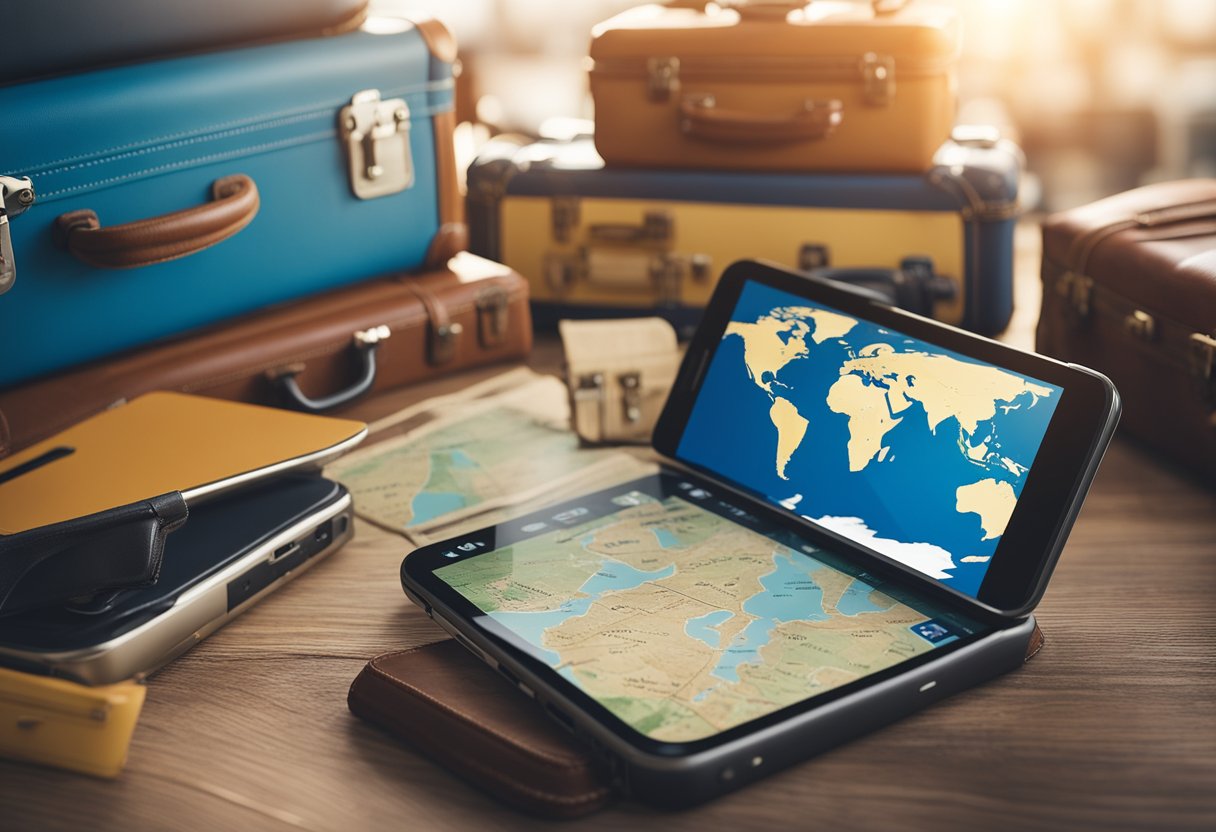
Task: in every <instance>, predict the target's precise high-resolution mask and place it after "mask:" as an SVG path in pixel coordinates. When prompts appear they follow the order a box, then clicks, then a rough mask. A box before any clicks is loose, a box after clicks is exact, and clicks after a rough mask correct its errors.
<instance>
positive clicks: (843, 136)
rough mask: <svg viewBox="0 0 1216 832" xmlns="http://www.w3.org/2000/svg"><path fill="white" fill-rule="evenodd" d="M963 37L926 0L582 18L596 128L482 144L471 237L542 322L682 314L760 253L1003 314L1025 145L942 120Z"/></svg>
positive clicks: (970, 313) (920, 305)
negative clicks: (508, 271)
mask: <svg viewBox="0 0 1216 832" xmlns="http://www.w3.org/2000/svg"><path fill="white" fill-rule="evenodd" d="M959 43H960V33H959V30H958V23H957V20H956V19H955V17H954V15H953V13H952V12H951V11H949V10H948V9H943V8H938V7H933V6H931V5H927V4H921V3H915V4H910V5H908V6H907V8H903V7H902V6H901V5H900V4H892V3H875V4H873V6H870V5H865V4H854V5H851V6H842V5H841V4H819V3H813V4H810V5H805V4H804V3H801V2H771V3H749V4H746V5H741V6H731V7H727V6H722V7H718V6H712V5H711V6H707V7H700V6H699V5H698V4H689V3H673V4H670V5H669V6H666V7H661V8H660V7H655V6H646V7H641V8H638V9H633V10H631V11H628V12H625V13H623V14H621V15H619V16H617V17H615V18H613V19H611V20H608V21H606V22H605V23H602V24H600V26H598V27H597V28H596V29H595V31H594V34H593V41H592V46H591V57H592V62H593V68H592V70H591V76H590V77H591V91H592V94H593V97H594V99H595V106H596V129H595V136H594V144H593V143H592V139H591V137H583V138H580V139H575V140H572V141H544V142H540V143H535V144H530V145H521V144H519V143H517V142H512V141H510V140H507V139H500V140H497V141H495V142H494V143H492V144H491V145H490V146H489V147H487V148H486V149H485V151H484V152H483V153H482V154H481V155H480V157H479V158H478V160H477V161H476V162H475V163H474V165H473V167H472V168H471V169H470V171H469V177H468V186H469V193H468V201H467V205H468V216H469V223H470V232H471V250H472V251H474V252H476V253H478V254H481V255H483V256H486V257H491V258H494V259H497V260H501V261H502V262H504V263H506V264H508V265H510V266H511V267H512V268H514V269H516V270H517V271H519V272H521V273H522V274H524V275H525V276H526V277H527V278H528V279H529V281H530V283H531V294H532V298H533V314H534V315H535V317H536V321H537V324H538V326H546V325H552V324H554V323H555V322H556V321H557V320H558V319H559V318H561V317H563V316H571V317H614V316H619V315H623V314H654V313H655V311H656V310H657V312H658V313H659V314H661V315H663V316H664V317H666V318H667V319H668V320H670V321H672V323H673V324H675V325H676V326H677V328H679V329H680V330H682V331H683V332H684V333H689V332H690V331H691V329H692V328H693V327H694V326H695V324H696V321H697V320H698V318H699V316H700V312H701V310H702V309H703V307H704V305H705V303H706V301H707V300H708V298H709V296H710V294H711V293H712V291H713V287H714V284H715V283H716V281H717V278H718V276H719V275H720V274H721V272H722V270H723V269H724V268H725V267H726V266H727V265H729V264H730V263H731V262H733V261H734V260H738V259H741V258H763V259H768V260H772V261H775V262H778V263H781V264H783V265H786V266H790V267H793V268H798V269H803V270H808V269H823V268H831V269H833V271H831V272H829V274H830V275H831V276H835V277H838V278H839V279H847V280H851V281H853V282H859V283H862V284H863V285H871V287H872V288H879V289H881V290H882V291H883V294H884V296H886V297H888V298H889V299H890V300H892V301H893V302H897V303H899V304H900V305H901V306H904V307H905V308H909V309H911V310H912V311H916V312H920V313H922V314H928V315H931V316H932V317H935V318H937V319H939V320H942V321H945V322H947V323H951V324H954V325H960V326H964V327H966V328H969V329H972V330H975V331H977V332H981V333H984V334H993V333H996V332H999V331H1001V330H1002V329H1004V327H1005V325H1006V324H1007V323H1008V321H1009V318H1010V315H1011V314H1012V309H1013V298H1012V260H1013V226H1014V219H1015V216H1016V213H1017V188H1018V179H1019V175H1020V172H1021V168H1022V157H1021V153H1020V151H1019V150H1018V148H1017V147H1016V146H1015V145H1013V144H1012V143H1011V142H1008V141H1004V140H1002V139H1001V138H1000V137H999V136H998V135H996V134H995V131H992V130H987V129H956V130H954V131H953V133H952V129H951V125H952V122H953V119H954V108H955V101H954V86H955V79H954V65H955V61H956V60H957V56H958V50H959ZM842 267H843V268H842Z"/></svg>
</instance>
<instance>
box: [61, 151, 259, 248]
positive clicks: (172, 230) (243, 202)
mask: <svg viewBox="0 0 1216 832" xmlns="http://www.w3.org/2000/svg"><path fill="white" fill-rule="evenodd" d="M260 205H261V202H260V200H259V198H258V186H257V185H255V184H254V183H253V180H252V179H250V178H249V177H248V176H245V175H244V174H243V173H237V174H233V175H232V176H225V177H223V178H221V179H217V180H215V181H214V182H213V183H211V201H210V202H205V203H203V204H202V205H196V206H194V207H193V208H184V209H182V210H181V211H174V212H173V213H171V214H162V215H161V216H159V217H152V218H150V219H146V220H137V221H135V222H129V223H126V224H125V225H115V226H111V227H109V228H102V227H101V220H99V219H98V218H97V214H96V213H95V212H94V211H90V210H89V209H87V208H85V209H81V210H79V211H70V212H68V213H66V214H63V215H62V216H60V217H59V218H57V219H56V220H55V225H54V228H53V231H54V236H55V242H56V243H57V244H58V245H59V247H60V248H63V249H66V250H67V251H68V252H70V253H71V254H72V256H73V257H75V258H76V259H77V260H80V261H82V262H84V263H88V264H89V265H90V266H96V267H97V268H99V269H132V268H136V267H138V266H150V265H152V264H153V263H163V262H165V261H166V260H176V259H177V258H179V257H186V256H187V255H190V254H195V253H196V252H199V251H202V250H203V249H205V248H209V247H210V246H213V245H215V244H216V243H218V242H221V241H223V240H226V239H228V238H229V237H231V236H232V235H233V234H235V233H236V232H238V231H240V230H241V229H242V228H244V227H245V226H247V225H249V222H250V221H251V220H252V219H253V218H254V217H255V216H256V215H257V213H258V207H259V206H260Z"/></svg>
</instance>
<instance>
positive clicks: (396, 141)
mask: <svg viewBox="0 0 1216 832" xmlns="http://www.w3.org/2000/svg"><path fill="white" fill-rule="evenodd" d="M338 125H339V129H340V130H341V134H342V142H343V144H345V145H346V158H347V163H348V165H349V167H350V171H349V174H350V189H351V191H353V192H354V194H355V196H357V197H359V199H375V198H376V197H381V196H388V195H389V194H395V193H398V192H400V191H404V190H405V189H406V188H409V187H410V186H412V185H413V184H414V158H413V155H412V153H411V151H410V108H409V105H407V104H406V103H405V99H404V98H390V99H388V100H387V101H381V100H380V91H379V90H363V91H362V92H357V93H355V94H354V96H352V97H351V100H350V104H348V105H347V106H345V107H343V108H342V110H341V111H340V112H339V113H338Z"/></svg>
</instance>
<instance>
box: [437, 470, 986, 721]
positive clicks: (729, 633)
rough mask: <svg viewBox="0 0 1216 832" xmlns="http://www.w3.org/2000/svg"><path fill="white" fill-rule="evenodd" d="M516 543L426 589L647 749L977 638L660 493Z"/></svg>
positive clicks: (774, 534) (505, 531)
mask: <svg viewBox="0 0 1216 832" xmlns="http://www.w3.org/2000/svg"><path fill="white" fill-rule="evenodd" d="M518 525H519V528H517V529H516V528H513V527H512V526H510V525H508V526H505V527H499V528H498V529H496V530H495V533H496V534H497V535H498V536H499V538H498V539H499V541H500V543H499V544H498V545H499V548H491V547H489V546H488V545H487V546H486V549H487V550H486V551H481V550H480V547H481V546H483V544H482V543H481V542H480V541H477V540H470V541H465V542H463V543H461V542H454V543H453V544H452V548H451V550H450V551H448V552H444V553H442V557H444V558H452V563H450V564H448V565H444V566H440V567H438V568H436V569H435V570H434V575H435V576H437V577H438V578H439V579H440V580H442V581H443V582H444V583H446V584H447V585H448V586H450V587H451V588H453V589H454V590H455V591H456V592H457V593H459V594H460V595H461V596H463V598H465V599H466V600H467V601H469V602H470V603H471V604H472V605H473V606H474V607H476V608H477V609H478V610H480V611H481V613H482V614H481V615H477V616H474V620H475V621H476V622H477V623H478V625H479V626H481V627H483V628H485V629H486V630H488V631H490V632H493V633H495V634H496V635H498V636H499V637H500V638H502V639H504V640H506V641H507V642H509V643H511V644H513V645H514V646H515V647H516V648H517V649H519V650H521V651H523V652H525V653H527V654H528V655H531V656H532V657H534V658H536V659H538V660H540V661H541V662H543V663H544V664H546V665H548V666H549V667H551V668H553V669H554V670H555V671H556V672H557V673H558V674H560V675H561V676H562V677H564V678H565V679H567V680H568V681H570V682H571V683H573V684H574V685H575V686H576V687H577V688H578V689H579V690H580V691H582V692H583V693H585V694H586V695H588V696H590V697H591V698H592V699H593V700H595V701H596V702H597V703H599V704H600V705H602V706H603V707H604V708H606V709H607V710H608V711H610V712H611V713H612V714H614V715H615V716H616V717H618V718H619V719H620V720H621V721H623V722H624V723H625V724H626V725H628V726H630V727H631V728H633V729H634V730H636V731H638V732H639V733H641V734H643V735H645V736H647V737H650V738H651V739H654V740H659V741H664V742H672V743H677V742H694V741H696V740H700V739H705V738H707V737H712V736H714V735H716V734H719V733H721V732H724V731H728V730H730V729H732V728H735V727H737V726H740V725H742V724H744V723H747V722H751V721H753V720H755V719H759V718H762V717H764V716H767V715H769V714H772V713H775V712H776V711H779V710H781V709H783V708H786V707H789V706H792V705H795V704H796V703H801V702H805V701H806V700H808V699H811V698H813V697H817V696H821V695H823V694H828V693H830V692H832V691H836V690H839V689H841V688H843V687H844V686H846V685H848V684H850V683H853V682H857V681H859V680H861V679H864V678H866V677H869V676H872V675H873V674H876V673H881V672H883V671H886V670H889V669H891V668H894V667H896V666H897V665H901V664H904V663H906V662H910V661H915V660H917V658H918V657H923V656H926V654H929V653H931V652H933V651H935V650H938V649H941V648H943V647H946V646H947V645H955V644H958V643H959V642H960V641H964V640H966V639H969V638H971V637H973V636H975V635H976V634H977V633H979V631H980V629H981V626H982V625H980V624H978V623H977V622H974V621H972V620H969V619H967V618H964V617H962V616H959V615H958V614H954V613H949V612H947V611H945V610H944V609H941V608H938V607H937V606H935V605H933V604H930V603H927V602H925V601H924V600H920V599H917V598H916V597H914V596H911V595H908V594H907V593H906V592H904V591H903V590H901V589H900V588H897V587H894V586H887V585H883V584H882V583H880V581H879V580H878V579H877V578H875V577H874V576H871V575H868V574H867V573H865V572H864V571H861V570H860V569H859V568H858V567H856V566H854V565H851V564H850V563H849V562H848V561H846V560H844V559H842V558H840V557H839V556H837V555H834V554H832V553H831V552H829V551H826V550H824V549H823V548H821V547H818V546H815V545H813V544H811V543H810V542H808V541H807V540H806V539H805V538H804V537H802V536H801V535H800V534H798V533H797V532H795V531H792V530H791V529H788V528H784V527H781V526H778V525H776V524H775V523H773V522H772V521H771V520H766V519H763V518H760V517H757V516H755V515H754V514H752V513H750V512H748V511H747V510H745V509H743V508H740V507H739V506H738V505H735V504H732V503H730V502H728V501H727V500H724V499H722V498H721V497H720V495H715V494H713V493H711V492H710V491H709V490H708V489H707V487H705V486H702V485H696V484H694V483H692V482H688V481H680V480H678V479H673V478H670V477H653V478H647V479H644V480H639V481H635V482H632V483H629V484H627V485H624V486H621V487H620V489H618V490H614V491H610V492H604V493H602V494H600V495H593V496H592V497H589V498H586V499H585V501H584V502H583V504H581V505H576V506H575V507H573V508H567V509H565V510H563V511H560V512H558V513H556V514H555V515H554V516H552V517H546V518H545V519H544V520H536V519H534V518H531V519H527V520H525V521H520V523H519V524H518ZM503 542H505V543H506V545H502V543H503Z"/></svg>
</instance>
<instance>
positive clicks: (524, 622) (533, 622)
mask: <svg viewBox="0 0 1216 832" xmlns="http://www.w3.org/2000/svg"><path fill="white" fill-rule="evenodd" d="M675 571H676V568H675V565H674V564H669V565H668V566H666V567H664V568H663V569H656V570H654V571H652V572H643V571H642V570H641V569H634V568H633V567H632V566H629V565H628V564H625V563H621V562H620V561H616V560H609V561H605V562H604V564H603V565H602V566H600V568H599V570H598V571H596V573H595V574H594V575H592V576H591V577H590V578H588V579H587V580H586V582H584V583H583V585H582V586H581V587H579V592H580V593H582V594H583V597H579V598H571V599H569V600H567V601H565V602H564V603H563V604H562V605H561V606H560V607H557V608H556V609H552V610H541V611H537V612H502V611H499V610H495V611H493V612H491V613H489V616H490V618H492V619H493V620H495V621H497V622H498V623H499V624H501V625H503V626H504V627H506V628H507V629H509V630H511V631H512V632H514V633H515V634H516V635H518V636H519V637H520V638H522V639H524V641H526V642H528V644H530V645H531V646H532V647H533V648H534V649H533V652H534V653H535V654H536V655H537V656H538V657H539V658H540V659H541V660H542V661H545V662H547V663H548V664H550V665H552V666H554V667H556V666H557V665H558V664H560V663H561V659H560V658H559V657H558V655H557V654H556V653H554V652H553V651H552V650H548V649H546V648H545V646H544V635H545V631H546V630H549V629H551V628H553V627H557V626H559V625H560V624H562V622H564V621H566V620H567V619H570V618H576V617H578V616H580V615H586V613H587V610H589V609H591V605H592V604H593V603H595V602H596V601H598V600H599V599H600V597H601V596H603V595H604V594H605V593H608V592H623V591H624V590H627V589H633V588H634V587H639V586H641V585H642V584H644V583H646V582H647V581H658V580H661V579H663V578H669V577H671V576H672V575H674V574H675Z"/></svg>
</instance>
